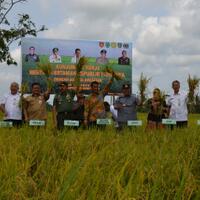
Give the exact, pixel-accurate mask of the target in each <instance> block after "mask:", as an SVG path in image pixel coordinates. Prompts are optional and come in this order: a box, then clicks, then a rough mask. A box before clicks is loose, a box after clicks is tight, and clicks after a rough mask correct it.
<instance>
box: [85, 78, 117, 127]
mask: <svg viewBox="0 0 200 200" xmlns="http://www.w3.org/2000/svg"><path fill="white" fill-rule="evenodd" d="M113 79H114V77H113V76H112V78H111V79H110V81H109V83H108V84H107V85H106V86H105V88H104V89H103V90H102V91H99V83H98V82H96V81H93V82H92V83H91V85H90V86H91V91H92V93H91V94H90V95H89V96H88V97H87V99H86V100H85V110H84V124H85V125H88V126H93V125H96V121H97V119H103V118H105V117H106V111H105V107H104V97H105V96H106V94H107V93H108V91H109V89H110V86H111V84H112V82H113Z"/></svg>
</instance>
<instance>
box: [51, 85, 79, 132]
mask: <svg viewBox="0 0 200 200" xmlns="http://www.w3.org/2000/svg"><path fill="white" fill-rule="evenodd" d="M74 96H75V92H74V91H73V90H68V83H67V82H61V83H60V84H59V93H58V94H56V95H55V97H54V100H53V121H54V126H55V127H57V129H58V130H62V129H63V128H64V120H67V119H68V120H70V119H72V109H73V99H74Z"/></svg>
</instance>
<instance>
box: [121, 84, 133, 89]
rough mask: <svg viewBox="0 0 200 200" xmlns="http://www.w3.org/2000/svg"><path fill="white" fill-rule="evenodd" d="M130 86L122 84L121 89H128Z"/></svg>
mask: <svg viewBox="0 0 200 200" xmlns="http://www.w3.org/2000/svg"><path fill="white" fill-rule="evenodd" d="M130 88H131V85H130V84H123V85H122V89H130Z"/></svg>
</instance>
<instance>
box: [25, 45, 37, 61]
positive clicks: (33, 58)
mask: <svg viewBox="0 0 200 200" xmlns="http://www.w3.org/2000/svg"><path fill="white" fill-rule="evenodd" d="M25 61H26V62H40V59H39V56H38V55H37V54H36V53H35V47H29V54H27V55H26V57H25Z"/></svg>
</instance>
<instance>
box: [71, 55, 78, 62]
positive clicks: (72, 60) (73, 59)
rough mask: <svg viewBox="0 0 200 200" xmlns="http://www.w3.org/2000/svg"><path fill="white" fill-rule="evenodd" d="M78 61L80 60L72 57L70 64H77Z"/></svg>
mask: <svg viewBox="0 0 200 200" xmlns="http://www.w3.org/2000/svg"><path fill="white" fill-rule="evenodd" d="M79 60H80V58H77V57H76V56H74V57H72V59H71V63H73V64H77V63H78V61H79Z"/></svg>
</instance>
